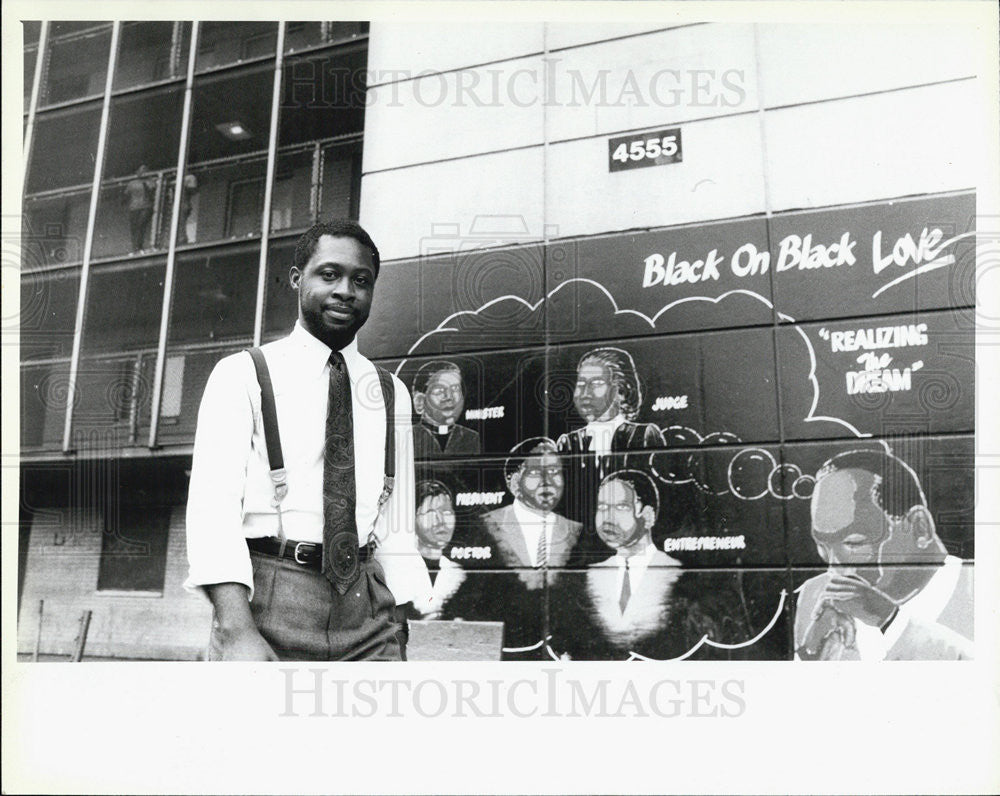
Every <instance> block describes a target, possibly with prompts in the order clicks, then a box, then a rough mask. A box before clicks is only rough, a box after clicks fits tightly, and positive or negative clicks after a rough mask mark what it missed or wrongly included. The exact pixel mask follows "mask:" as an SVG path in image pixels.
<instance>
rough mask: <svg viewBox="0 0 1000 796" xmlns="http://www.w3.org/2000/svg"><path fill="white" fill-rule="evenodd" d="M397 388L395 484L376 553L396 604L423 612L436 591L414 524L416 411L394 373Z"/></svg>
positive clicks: (378, 523) (381, 518) (383, 514)
mask: <svg viewBox="0 0 1000 796" xmlns="http://www.w3.org/2000/svg"><path fill="white" fill-rule="evenodd" d="M392 381H393V385H394V387H395V391H396V412H395V424H394V425H395V435H396V484H395V487H394V488H393V490H392V495H391V496H390V497H389V500H388V501H386V504H385V505H384V506H382V510H381V511H380V512H379V517H378V520H377V521H376V523H375V531H376V535H377V536H378V539H379V546H378V549H377V551H376V553H375V557H376V558H377V559H378V561H379V563H381V564H382V568H383V569H384V570H385V579H386V586H388V587H389V591H391V592H392V593H393V595H394V596H395V598H396V604H397V605H403V604H404V603H408V602H412V603H413V606H414V608H416V609H417V610H418V611H420V613H422V614H423V613H427V612H428V611H429V610H430V608H431V600H432V596H433V591H432V588H431V579H430V575H429V574H428V572H427V565H426V564H424V560H423V558H421V557H420V553H419V552H417V537H416V532H415V528H414V514H415V511H416V509H415V507H414V500H415V497H414V490H415V485H414V477H415V476H414V469H413V426H412V419H411V418H412V417H413V412H412V409H411V404H410V394H409V392H408V391H407V389H406V387H405V386H404V385H403V383H402V382H401V381H400V380H399V379H397V378H396V377H395V376H393V379H392Z"/></svg>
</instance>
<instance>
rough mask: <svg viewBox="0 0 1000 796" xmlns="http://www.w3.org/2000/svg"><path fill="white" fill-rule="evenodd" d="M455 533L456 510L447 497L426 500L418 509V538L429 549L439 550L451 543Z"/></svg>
mask: <svg viewBox="0 0 1000 796" xmlns="http://www.w3.org/2000/svg"><path fill="white" fill-rule="evenodd" d="M454 533H455V510H454V508H452V505H451V498H449V497H448V496H447V495H431V496H430V497H426V498H424V500H423V502H422V503H421V504H420V507H419V508H418V509H417V536H418V537H419V538H420V541H421V542H423V543H424V544H425V545H427V546H428V547H434V548H437V549H438V550H441V549H443V548H444V546H445V545H446V544H448V542H450V541H451V537H452V535H453V534H454Z"/></svg>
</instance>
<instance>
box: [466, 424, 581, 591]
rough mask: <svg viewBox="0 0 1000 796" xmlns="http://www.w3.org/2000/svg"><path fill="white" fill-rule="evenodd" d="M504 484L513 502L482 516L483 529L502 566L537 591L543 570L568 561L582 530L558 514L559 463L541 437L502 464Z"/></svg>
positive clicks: (517, 449) (552, 448)
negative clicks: (515, 571)
mask: <svg viewBox="0 0 1000 796" xmlns="http://www.w3.org/2000/svg"><path fill="white" fill-rule="evenodd" d="M504 480H505V481H506V482H507V488H508V490H510V493H511V494H512V495H513V496H514V502H513V503H512V504H510V505H508V506H504V507H502V508H499V509H494V510H493V511H489V512H486V513H485V514H483V515H482V523H483V526H484V528H485V530H486V533H487V535H488V536H489V538H490V540H491V541H492V544H493V548H494V550H495V551H496V555H497V557H498V558H499V560H500V561H501V562H502V563H503V565H504V566H507V567H511V568H522V569H528V570H532V571H530V572H519V573H518V575H519V577H520V578H521V580H522V582H524V584H525V585H526V586H527V587H528V588H529V589H540V588H542V586H543V584H544V582H545V569H546V568H547V567H562V566H565V565H566V563H567V561H568V560H569V555H570V552H571V551H572V549H573V547H574V546H575V545H576V542H577V539H578V538H579V536H580V531H581V528H582V526H581V525H580V523H578V522H574V521H572V520H569V519H567V518H566V517H564V516H562V515H561V514H557V513H556V511H555V508H556V506H557V505H559V501H560V500H561V499H562V496H563V486H564V477H563V469H562V462H560V460H559V456H558V455H557V453H556V446H555V443H554V442H553V441H552V440H550V439H547V438H545V437H533V438H532V439H527V440H524V441H523V442H521V443H519V444H518V445H516V446H515V447H514V448H513V450H511V455H510V457H509V458H508V459H507V461H506V462H504Z"/></svg>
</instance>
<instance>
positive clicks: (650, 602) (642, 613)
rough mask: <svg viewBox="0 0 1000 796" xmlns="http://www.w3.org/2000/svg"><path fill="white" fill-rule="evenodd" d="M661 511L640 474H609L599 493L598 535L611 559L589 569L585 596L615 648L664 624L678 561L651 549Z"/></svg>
mask: <svg viewBox="0 0 1000 796" xmlns="http://www.w3.org/2000/svg"><path fill="white" fill-rule="evenodd" d="M659 507H660V500H659V493H658V491H657V489H656V485H655V484H654V483H653V481H652V479H651V478H650V477H649V476H648V475H646V474H645V473H643V472H640V471H638V470H620V471H618V472H615V473H611V474H610V475H608V476H607V477H606V478H605V479H604V480H603V481H602V482H601V485H600V488H599V489H598V493H597V511H596V513H595V525H596V528H597V534H598V536H600V537H601V540H602V541H603V542H604V543H605V544H606V545H607V546H608V547H610V548H612V549H614V551H615V554H614V555H613V556H611V558H608V559H606V560H604V561H601V562H599V563H597V564H594V565H592V566H591V567H590V568H589V569H588V570H587V593H588V595H589V597H590V602H591V605H592V607H593V614H594V617H595V618H596V619H597V621H598V622H599V624H600V625H601V628H602V630H603V634H604V636H605V638H606V639H607V640H608V641H609V642H611V644H612V645H614V646H618V647H622V648H629V647H632V646H635V645H636V644H637V642H640V641H642V640H643V639H645V638H646V637H649V636H651V635H654V634H657V633H662V632H664V630H665V628H666V625H667V617H668V612H669V609H670V602H671V601H670V596H671V591H672V588H673V585H674V583H675V582H676V580H677V578H678V577H679V576H680V562H679V561H677V560H676V559H675V558H673V557H671V556H669V555H667V554H666V553H664V552H663V551H662V550H658V549H657V548H656V546H655V545H654V544H653V538H652V533H651V529H652V527H653V525H654V523H655V522H656V516H657V514H658V513H659Z"/></svg>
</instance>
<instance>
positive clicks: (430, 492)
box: [415, 478, 455, 509]
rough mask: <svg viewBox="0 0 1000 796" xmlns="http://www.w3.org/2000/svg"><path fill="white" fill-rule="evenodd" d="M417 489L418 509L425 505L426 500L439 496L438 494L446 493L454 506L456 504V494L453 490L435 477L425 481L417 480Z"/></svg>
mask: <svg viewBox="0 0 1000 796" xmlns="http://www.w3.org/2000/svg"><path fill="white" fill-rule="evenodd" d="M415 491H416V497H417V508H418V509H419V508H420V507H421V506H422V505H424V501H425V500H427V498H432V497H437V496H438V495H445V496H446V497H447V498H448V499H449V500H450V501H451V504H452V506H453V507H454V505H455V496H454V495H452V494H451V490H450V489H448V487H446V486H445V485H444V484H442V483H441V482H440V481H436V480H434V479H433V478H428V479H426V480H424V481H417V487H416V490H415Z"/></svg>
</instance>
